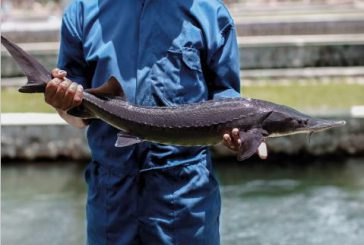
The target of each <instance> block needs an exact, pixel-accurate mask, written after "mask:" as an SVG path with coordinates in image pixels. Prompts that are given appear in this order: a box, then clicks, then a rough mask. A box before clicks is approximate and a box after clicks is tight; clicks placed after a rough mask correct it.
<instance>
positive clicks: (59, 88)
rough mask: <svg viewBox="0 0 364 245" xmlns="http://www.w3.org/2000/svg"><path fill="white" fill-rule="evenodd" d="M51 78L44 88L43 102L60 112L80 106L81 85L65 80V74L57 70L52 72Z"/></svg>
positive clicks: (81, 97)
mask: <svg viewBox="0 0 364 245" xmlns="http://www.w3.org/2000/svg"><path fill="white" fill-rule="evenodd" d="M52 76H53V77H54V78H53V79H52V80H51V81H49V82H48V83H47V86H46V88H45V93H44V100H45V102H46V103H47V104H49V105H51V106H53V107H54V108H56V109H57V110H62V111H67V110H69V109H71V108H72V107H75V106H78V105H80V104H81V102H82V99H83V87H82V85H79V84H77V83H75V82H72V81H70V80H69V79H67V78H66V76H67V72H66V71H63V70H60V69H58V68H55V69H53V70H52Z"/></svg>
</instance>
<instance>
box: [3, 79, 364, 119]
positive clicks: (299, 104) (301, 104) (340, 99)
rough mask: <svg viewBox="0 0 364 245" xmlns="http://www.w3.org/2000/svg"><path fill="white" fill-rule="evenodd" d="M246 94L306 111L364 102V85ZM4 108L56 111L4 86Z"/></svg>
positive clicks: (257, 88)
mask: <svg viewBox="0 0 364 245" xmlns="http://www.w3.org/2000/svg"><path fill="white" fill-rule="evenodd" d="M242 91H243V94H244V96H246V97H251V98H258V99H264V100H269V101H272V102H275V103H279V104H285V105H288V106H291V107H294V108H297V109H300V110H303V111H317V112H322V111H328V110H334V111H337V110H349V109H350V107H351V106H353V105H364V85H359V84H342V83H332V84H315V85H312V84H310V85H301V84H298V83H292V84H288V85H281V84H279V85H277V84H272V85H270V84H268V85H267V84H264V85H261V84H259V83H258V84H257V85H250V86H245V87H243V89H242ZM1 102H2V103H1V111H2V112H54V110H53V109H52V108H51V107H50V106H48V105H47V104H46V103H45V102H44V99H43V95H42V94H21V93H19V92H17V90H16V89H15V88H11V89H10V88H8V89H4V88H3V89H2V91H1Z"/></svg>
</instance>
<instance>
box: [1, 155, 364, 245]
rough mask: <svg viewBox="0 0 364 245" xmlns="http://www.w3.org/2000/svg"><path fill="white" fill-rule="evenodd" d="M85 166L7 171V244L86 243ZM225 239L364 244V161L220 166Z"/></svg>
mask: <svg viewBox="0 0 364 245" xmlns="http://www.w3.org/2000/svg"><path fill="white" fill-rule="evenodd" d="M83 168H84V165H82V164H61V163H56V164H55V163H52V164H45V163H34V164H17V163H11V164H6V165H5V166H4V165H3V166H2V213H1V214H2V220H1V222H2V224H1V225H2V244H4V245H17V244H24V245H33V244H34V245H43V244H47V245H48V244H70V245H71V244H85V238H84V236H85V235H84V234H85V216H84V206H85V201H84V200H85V190H86V189H85V185H84V182H83ZM216 171H217V174H218V177H219V179H220V183H221V185H222V186H221V193H222V198H223V209H222V217H221V239H222V244H224V245H234V244H248V245H258V244H264V245H266V244H267V245H268V244H274V245H276V244H279V245H280V244H282V245H283V244H290V245H292V244H294V245H295V244H297V245H299V244H302V245H311V244H320V245H322V244H330V245H336V244H337V245H342V244H345V245H356V244H358V245H359V244H360V245H362V244H364V188H363V187H364V159H346V160H337V161H328V160H321V161H320V162H312V161H310V163H307V162H305V161H299V162H293V161H292V160H291V161H288V162H284V163H282V162H280V163H279V164H277V161H276V162H275V163H272V162H263V163H262V162H258V163H253V162H250V163H240V164H236V163H220V164H216Z"/></svg>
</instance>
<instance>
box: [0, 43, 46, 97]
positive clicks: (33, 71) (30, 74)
mask: <svg viewBox="0 0 364 245" xmlns="http://www.w3.org/2000/svg"><path fill="white" fill-rule="evenodd" d="M1 44H2V45H3V46H4V47H5V48H6V49H7V50H8V51H9V53H10V55H11V56H12V57H13V58H14V60H15V61H16V63H17V64H18V66H19V67H20V69H21V70H22V71H23V73H24V74H25V76H26V77H27V78H28V82H27V84H26V85H24V86H22V87H21V88H20V89H19V92H22V93H40V92H44V90H45V87H46V84H47V82H48V81H50V80H51V79H52V76H51V73H50V72H49V71H48V70H47V69H46V68H45V67H44V66H43V65H41V64H40V63H39V62H38V61H37V60H36V59H35V58H34V57H32V56H31V55H30V54H28V53H27V52H25V51H24V50H23V49H22V48H20V47H19V46H18V45H16V44H15V43H13V42H11V41H9V40H8V39H6V38H5V37H3V36H1Z"/></svg>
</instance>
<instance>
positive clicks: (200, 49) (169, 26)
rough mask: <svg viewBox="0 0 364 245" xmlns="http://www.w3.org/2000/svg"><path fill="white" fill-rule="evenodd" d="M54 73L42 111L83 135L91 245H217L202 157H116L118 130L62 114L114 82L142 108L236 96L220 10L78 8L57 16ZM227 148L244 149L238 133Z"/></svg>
mask: <svg viewBox="0 0 364 245" xmlns="http://www.w3.org/2000/svg"><path fill="white" fill-rule="evenodd" d="M58 66H59V68H60V69H62V70H60V69H55V70H53V72H52V74H53V77H55V79H53V80H52V81H51V82H50V83H49V84H48V85H47V89H46V93H45V100H46V102H47V103H49V104H50V105H52V106H53V107H55V108H56V109H57V111H58V113H59V114H60V115H61V116H62V117H63V118H64V119H65V120H66V121H67V122H68V123H70V124H71V125H73V126H76V127H80V128H82V127H85V126H86V125H88V131H87V137H88V143H89V146H90V148H91V153H92V162H91V163H90V164H89V165H88V166H87V169H86V172H85V178H86V181H87V184H88V200H87V221H88V223H87V236H88V244H90V245H91V244H97V245H101V244H191V245H192V244H209V245H210V244H219V230H218V229H219V214H220V193H219V188H218V184H217V182H216V179H215V176H214V174H213V171H212V166H211V160H210V152H209V150H208V149H207V148H206V147H176V146H169V145H159V144H154V143H142V144H138V145H134V146H130V147H127V148H126V149H124V148H123V149H120V148H116V147H114V143H115V141H116V135H117V133H118V131H117V130H116V129H115V128H113V127H111V126H109V125H107V124H105V123H104V122H102V121H100V120H90V121H83V120H81V119H79V118H75V117H72V116H69V115H67V114H66V111H67V110H68V109H70V108H72V107H74V106H77V105H79V104H80V103H81V101H82V91H83V88H90V87H98V86H100V85H102V84H103V83H104V82H105V81H107V80H108V78H109V77H110V76H111V75H113V76H115V77H116V78H117V79H118V80H119V82H120V83H121V84H122V86H123V88H124V90H125V91H126V94H127V97H128V100H129V102H131V103H135V104H139V105H148V106H173V105H178V104H185V103H195V102H200V101H205V100H209V99H217V98H224V97H238V96H240V92H239V90H240V84H239V52H238V46H237V40H236V33H235V28H234V24H233V20H232V18H231V17H230V15H229V13H228V11H227V9H226V8H225V6H224V5H223V3H222V2H220V1H219V0H123V1H115V0H99V1H97V0H76V1H74V2H72V3H71V4H70V6H69V7H68V8H67V10H66V11H65V14H64V18H63V23H62V32H61V47H60V52H59V61H58ZM63 70H65V71H67V73H66V72H65V71H63ZM66 77H67V78H66ZM71 81H72V82H71ZM224 139H225V144H226V145H227V146H228V147H230V148H232V149H234V148H236V147H238V145H239V143H241V142H240V140H238V130H236V129H235V130H233V132H232V133H231V135H229V134H226V135H224Z"/></svg>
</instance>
